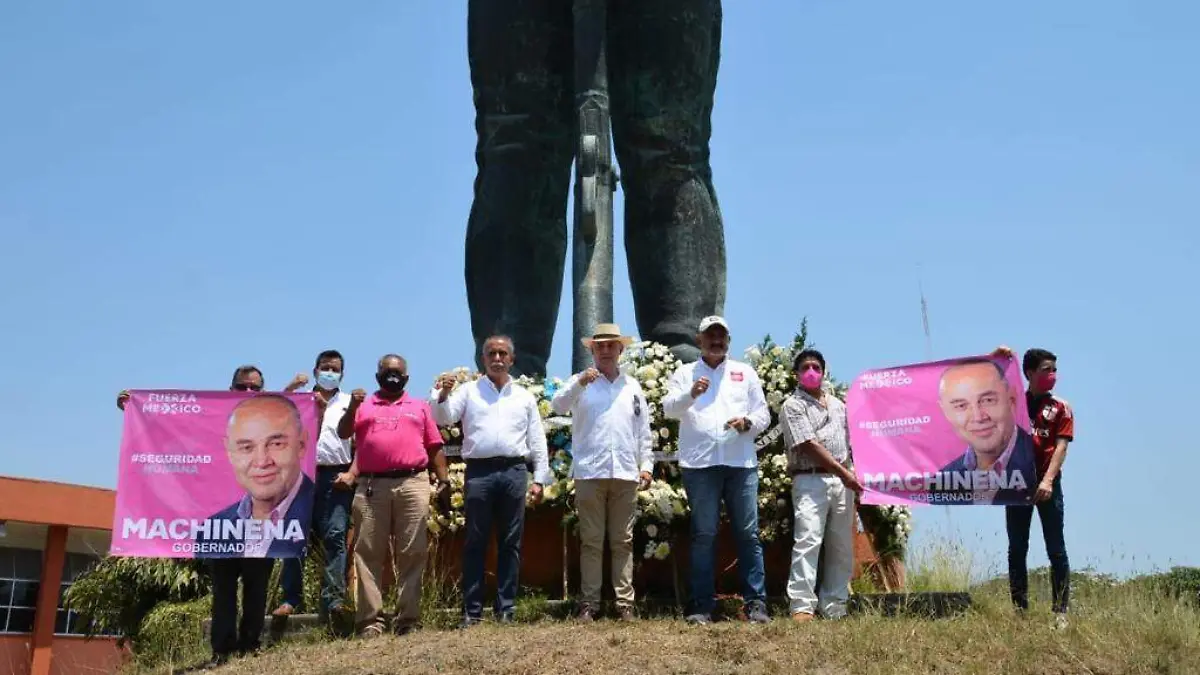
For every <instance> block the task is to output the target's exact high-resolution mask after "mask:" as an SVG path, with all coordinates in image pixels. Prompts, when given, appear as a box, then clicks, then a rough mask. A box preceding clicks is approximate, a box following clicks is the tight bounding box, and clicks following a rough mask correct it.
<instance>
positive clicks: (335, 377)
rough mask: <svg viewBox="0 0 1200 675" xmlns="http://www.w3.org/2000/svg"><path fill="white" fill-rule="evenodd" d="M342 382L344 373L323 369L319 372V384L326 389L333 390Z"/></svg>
mask: <svg viewBox="0 0 1200 675" xmlns="http://www.w3.org/2000/svg"><path fill="white" fill-rule="evenodd" d="M341 383H342V374H341V373H336V372H334V371H332V370H322V371H320V372H318V373H317V386H318V387H320V388H321V389H324V390H325V391H333V390H334V389H337V388H338V385H340V384H341Z"/></svg>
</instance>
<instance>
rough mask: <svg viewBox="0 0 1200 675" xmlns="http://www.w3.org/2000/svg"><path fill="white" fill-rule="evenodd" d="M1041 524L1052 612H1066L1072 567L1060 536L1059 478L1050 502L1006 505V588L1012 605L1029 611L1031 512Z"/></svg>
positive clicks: (1061, 532) (1060, 492) (1055, 480)
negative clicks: (1044, 542)
mask: <svg viewBox="0 0 1200 675" xmlns="http://www.w3.org/2000/svg"><path fill="white" fill-rule="evenodd" d="M1035 508H1036V509H1037V512H1038V519H1039V520H1041V521H1042V538H1043V539H1044V540H1045V541H1046V556H1047V557H1048V558H1050V585H1051V587H1052V590H1053V595H1054V601H1053V602H1054V611H1055V612H1060V613H1062V612H1066V611H1067V605H1068V604H1069V603H1070V599H1071V564H1070V563H1069V562H1068V561H1067V542H1066V539H1065V538H1064V536H1063V514H1064V508H1063V489H1062V476H1059V477H1057V478H1055V479H1054V487H1053V490H1052V492H1051V493H1050V499H1047V500H1046V501H1044V502H1039V503H1038V504H1035V505H1032V506H1006V507H1005V510H1004V520H1005V526H1006V529H1007V530H1008V588H1009V591H1010V593H1011V594H1012V601H1013V604H1014V605H1016V606H1017V607H1019V608H1021V609H1028V608H1029V574H1028V571H1027V570H1026V567H1025V558H1026V556H1027V555H1028V553H1029V526H1030V525H1031V524H1032V522H1033V510H1034V509H1035Z"/></svg>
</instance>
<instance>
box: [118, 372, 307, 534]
mask: <svg viewBox="0 0 1200 675" xmlns="http://www.w3.org/2000/svg"><path fill="white" fill-rule="evenodd" d="M316 416H317V411H316V405H315V403H314V401H313V397H312V394H283V393H259V394H255V393H249V392H224V391H222V392H214V391H177V390H170V391H133V392H130V398H129V401H128V403H126V404H125V427H124V430H123V433H122V436H121V466H120V470H119V472H118V474H117V508H116V513H115V515H114V518H113V532H112V547H111V551H110V552H111V553H112V554H113V555H119V556H133V557H149V558H193V557H195V558H296V557H300V556H301V555H303V552H304V547H305V540H306V535H307V533H308V526H309V522H310V518H311V514H312V504H313V494H314V486H313V476H314V474H315V472H316V441H317V434H316V430H317V424H316Z"/></svg>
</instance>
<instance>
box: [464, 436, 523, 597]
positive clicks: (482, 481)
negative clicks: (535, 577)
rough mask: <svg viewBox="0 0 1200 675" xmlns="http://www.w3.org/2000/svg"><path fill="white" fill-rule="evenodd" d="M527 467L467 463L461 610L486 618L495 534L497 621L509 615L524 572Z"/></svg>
mask: <svg viewBox="0 0 1200 675" xmlns="http://www.w3.org/2000/svg"><path fill="white" fill-rule="evenodd" d="M528 485H529V470H528V469H527V468H526V466H525V463H524V462H521V463H512V462H508V461H506V460H504V459H494V460H493V459H479V460H467V469H466V506H467V509H466V511H467V540H466V541H465V542H464V543H463V558H462V570H463V573H462V574H463V611H464V612H465V613H466V615H467V617H469V618H471V619H478V618H480V617H481V616H482V615H483V568H484V555H485V554H486V553H487V547H488V541H489V540H490V539H491V538H492V530H493V528H494V529H495V530H496V534H497V538H498V542H497V546H496V603H495V606H494V610H495V613H496V618H499V617H500V616H502V615H504V614H511V613H512V612H513V611H514V607H515V605H516V601H517V575H518V573H519V572H520V571H521V535H522V533H523V532H524V530H525V492H526V490H527V488H528Z"/></svg>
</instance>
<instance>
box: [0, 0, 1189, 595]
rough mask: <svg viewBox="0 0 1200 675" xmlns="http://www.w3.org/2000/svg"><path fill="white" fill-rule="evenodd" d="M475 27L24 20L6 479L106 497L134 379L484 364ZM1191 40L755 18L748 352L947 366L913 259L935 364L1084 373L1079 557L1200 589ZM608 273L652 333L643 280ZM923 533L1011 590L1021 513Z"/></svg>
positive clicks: (149, 384) (955, 10)
mask: <svg viewBox="0 0 1200 675" xmlns="http://www.w3.org/2000/svg"><path fill="white" fill-rule="evenodd" d="M465 5H466V3H463V2H433V1H432V0H414V1H411V2H363V3H356V4H355V7H354V9H353V10H352V11H351V10H347V9H344V8H343V9H337V8H334V7H333V6H332V5H329V4H328V3H316V2H288V3H283V2H277V1H276V2H258V3H249V4H246V3H239V4H234V3H202V4H197V3H187V4H185V3H161V2H149V1H142V2H121V3H85V2H60V1H54V0H46V1H42V2H25V3H4V4H3V6H0V64H2V65H0V92H2V93H0V233H2V240H3V242H4V248H3V251H4V264H3V265H0V284H2V286H3V288H4V292H3V293H0V315H2V316H4V317H5V325H6V326H7V328H6V329H5V330H4V331H3V338H2V340H3V343H2V344H3V346H4V353H5V360H6V369H5V372H7V373H8V378H9V379H10V380H11V381H10V382H9V384H8V386H6V387H4V388H3V391H2V393H0V411H3V412H2V413H0V415H3V417H2V419H3V422H4V426H5V427H6V433H5V434H4V441H3V445H2V446H0V452H2V456H3V462H2V464H0V472H2V473H4V474H9V475H17V476H29V477H37V478H46V479H54V480H63V481H72V482H80V483H88V484H95V485H102V486H113V485H114V484H115V482H116V465H115V457H116V453H117V447H118V442H119V438H120V433H121V428H120V427H121V418H120V415H118V414H117V411H116V409H115V407H114V405H113V400H114V396H115V394H116V392H117V391H118V390H119V389H121V388H122V387H138V388H153V387H190V388H213V389H221V388H224V387H226V386H227V385H228V379H229V375H230V372H231V371H232V369H233V367H234V366H236V365H238V364H241V363H244V362H254V363H258V364H259V365H260V366H261V367H262V368H263V370H264V371H265V373H266V375H267V383H268V386H273V387H282V386H283V385H284V384H285V383H286V382H287V380H288V379H289V378H290V377H291V376H292V375H294V374H295V373H296V372H299V371H307V370H308V369H310V368H311V366H312V359H313V357H314V356H315V354H316V352H317V351H319V350H321V349H324V348H327V347H336V348H338V349H340V350H342V351H343V352H344V353H345V354H346V355H347V361H348V364H347V365H348V370H349V372H348V376H347V384H348V385H350V386H360V385H361V386H366V385H367V384H368V383H370V382H372V374H373V363H374V360H375V359H376V358H377V357H378V356H379V355H380V354H382V353H384V352H387V351H399V352H401V353H403V354H405V355H407V356H408V357H409V361H410V367H411V371H412V374H413V380H414V384H424V383H426V382H429V381H430V380H431V378H433V377H434V376H435V375H436V373H437V372H439V371H441V370H445V369H448V368H450V367H453V366H456V365H460V364H467V363H469V362H470V361H471V359H472V351H473V348H472V341H471V337H470V332H469V324H468V316H467V311H466V306H465V294H464V288H463V276H462V262H463V261H462V245H463V236H464V230H465V224H466V219H467V213H468V210H469V209H470V204H471V182H472V179H473V176H474V168H475V167H474V161H473V157H472V150H473V146H474V140H475V139H474V130H473V108H472V104H471V89H470V84H469V79H468V70H467V60H466V44H465V40H466V10H465ZM1198 21H1200V5H1196V4H1195V3H1188V2H1185V1H1183V0H1172V1H1164V2H1158V3H1136V2H1133V1H1125V2H1115V1H1112V0H1091V1H1089V2H1083V1H1082V0H1063V1H1061V2H1055V3H1039V2H1031V1H1027V0H1016V1H1014V2H1009V3H1003V4H992V5H986V6H981V5H979V3H962V2H950V1H948V0H936V1H928V2H922V3H917V4H915V5H914V4H911V3H909V4H903V5H899V4H897V3H882V2H878V3H869V4H861V3H859V4H855V3H840V2H831V1H829V0H817V1H815V2H796V3H775V2H772V3H767V2H757V1H754V0H745V1H739V2H727V3H726V6H725V25H724V42H723V46H722V52H723V53H722V63H721V71H720V81H719V85H718V90H717V104H716V112H715V116H714V120H713V126H714V138H713V165H714V172H715V183H716V187H717V193H718V197H719V199H720V204H721V209H722V211H723V213H724V217H725V226H726V237H727V240H728V256H729V286H728V300H727V308H726V315H727V317H728V318H729V320H730V322H731V324H732V326H733V329H734V331H733V333H734V340H735V343H737V344H738V345H739V346H742V347H744V346H749V345H750V344H752V343H754V342H756V341H758V340H759V339H760V338H761V337H762V336H763V334H765V333H768V332H770V333H772V334H774V335H776V336H778V337H786V336H788V335H790V333H791V332H792V331H793V330H794V329H795V327H796V326H797V325H798V323H799V321H800V319H801V318H802V317H803V316H808V317H809V321H810V328H811V331H812V335H813V337H814V338H815V340H816V342H817V343H818V346H819V347H821V348H822V349H823V350H824V351H825V353H826V356H827V357H828V359H829V362H830V367H831V369H832V370H833V372H834V373H835V374H836V375H838V376H840V377H842V378H843V379H849V378H850V377H853V376H854V375H856V374H857V373H859V372H861V371H863V370H865V369H867V368H872V367H880V366H886V365H891V364H897V363H910V362H913V361H920V360H924V359H925V358H926V357H927V356H929V354H927V351H926V346H925V338H924V335H923V333H922V329H921V318H920V309H919V301H918V293H917V269H918V266H920V268H921V270H922V272H921V273H922V276H923V279H924V286H925V292H926V296H927V298H928V301H929V306H930V320H931V324H932V334H933V340H932V344H933V353H932V356H934V357H937V358H943V357H951V356H959V355H964V354H973V353H980V352H984V351H987V350H989V349H990V348H991V347H993V346H994V345H996V344H998V343H1001V342H1003V343H1007V344H1009V345H1012V346H1013V347H1014V348H1016V349H1018V350H1023V349H1025V348H1028V347H1031V346H1045V347H1048V348H1050V349H1052V350H1054V351H1056V352H1058V353H1059V354H1060V363H1059V367H1060V383H1061V384H1060V386H1059V391H1060V393H1061V394H1062V395H1064V396H1065V397H1066V398H1067V399H1068V400H1070V401H1071V403H1072V404H1073V406H1074V407H1075V409H1076V415H1077V423H1078V436H1079V438H1078V440H1077V442H1076V443H1075V444H1074V445H1072V448H1071V454H1070V456H1069V458H1068V460H1067V464H1066V468H1065V489H1066V496H1067V529H1068V532H1067V541H1068V547H1069V550H1070V553H1071V557H1072V562H1073V564H1074V565H1075V566H1077V567H1080V566H1085V565H1090V566H1094V567H1096V568H1099V569H1101V570H1105V571H1109V572H1115V573H1119V574H1127V573H1131V572H1134V571H1144V570H1149V569H1153V568H1157V567H1166V566H1168V565H1171V564H1187V563H1190V564H1198V563H1200V548H1198V546H1200V544H1197V542H1196V539H1195V537H1194V536H1190V534H1189V533H1190V532H1194V530H1193V528H1192V527H1191V526H1190V525H1189V524H1188V523H1190V522H1191V514H1192V513H1193V512H1194V510H1195V509H1194V505H1193V504H1192V503H1191V500H1190V488H1191V481H1192V479H1193V478H1194V477H1195V476H1197V475H1200V459H1198V453H1197V450H1198V448H1197V441H1196V440H1195V438H1196V437H1195V435H1194V434H1192V433H1190V432H1188V431H1187V430H1188V429H1189V428H1190V427H1189V425H1188V423H1187V422H1186V420H1187V419H1189V417H1190V415H1191V414H1194V408H1195V404H1196V402H1197V400H1196V395H1195V393H1194V388H1193V387H1192V383H1191V377H1190V376H1188V375H1187V373H1188V372H1190V367H1189V366H1188V365H1187V364H1188V363H1189V362H1190V360H1191V359H1192V358H1193V357H1194V349H1195V345H1196V344H1197V342H1198V341H1200V328H1198V324H1197V320H1196V318H1195V316H1194V312H1193V311H1190V310H1188V309H1187V308H1188V307H1192V308H1194V307H1195V303H1196V293H1197V291H1198V290H1200V284H1198V283H1197V280H1196V273H1195V272H1194V271H1191V270H1189V269H1188V268H1187V267H1188V264H1189V263H1191V264H1193V265H1194V264H1195V261H1196V260H1197V259H1198V258H1197V256H1198V254H1200V235H1197V226H1198V223H1197V216H1198V208H1197V201H1196V186H1197V185H1198V184H1200V131H1198V127H1197V125H1196V124H1195V120H1197V119H1200V92H1198V90H1197V89H1196V87H1195V86H1193V84H1194V82H1195V64H1197V63H1200V45H1198V44H1197V43H1196V41H1195V39H1194V38H1195V32H1194V29H1195V26H1196V25H1197V22H1198ZM617 206H618V213H620V211H619V209H620V207H621V201H620V194H619V193H618V204H617ZM564 208H565V205H564ZM620 239H621V230H620V224H619V223H618V230H617V241H618V242H619V241H620ZM616 274H617V279H618V284H617V316H616V319H617V320H618V321H619V322H620V323H621V324H622V325H624V326H626V327H627V328H629V329H630V330H633V329H634V320H633V311H632V301H631V298H630V294H629V290H628V285H627V283H626V282H625V268H624V264H623V255H620V254H619V255H618V259H617V270H616ZM565 287H567V288H569V283H567V284H565ZM568 307H569V305H567V304H564V307H563V311H562V312H561V315H560V322H559V331H558V335H557V341H556V343H555V352H554V355H553V359H552V368H551V370H552V371H553V372H554V373H557V374H560V375H564V376H565V375H567V374H568V368H569V365H570V324H569V321H570V312H569V311H568V309H567V308H568ZM916 526H917V533H916V535H915V545H916V546H917V547H918V548H922V547H925V548H928V547H930V546H934V545H936V544H937V542H938V541H940V540H945V539H951V540H954V541H961V542H962V543H963V544H964V545H965V546H967V548H968V549H970V551H971V552H972V556H973V559H974V561H975V564H976V567H977V571H978V572H979V573H985V574H986V573H992V572H997V573H998V572H1000V571H1002V570H1003V568H1004V562H1003V551H1004V546H1005V544H1004V536H1003V512H1002V510H999V509H988V508H961V507H960V508H956V509H950V508H948V507H933V508H926V509H922V510H920V511H919V512H918V515H917V520H916ZM1036 531H1037V528H1036V527H1035V534H1034V542H1033V545H1032V546H1031V548H1032V550H1033V553H1032V555H1031V560H1030V562H1031V564H1044V563H1045V556H1044V553H1042V551H1041V545H1040V542H1039V541H1038V536H1039V535H1038V534H1037V533H1036Z"/></svg>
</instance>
